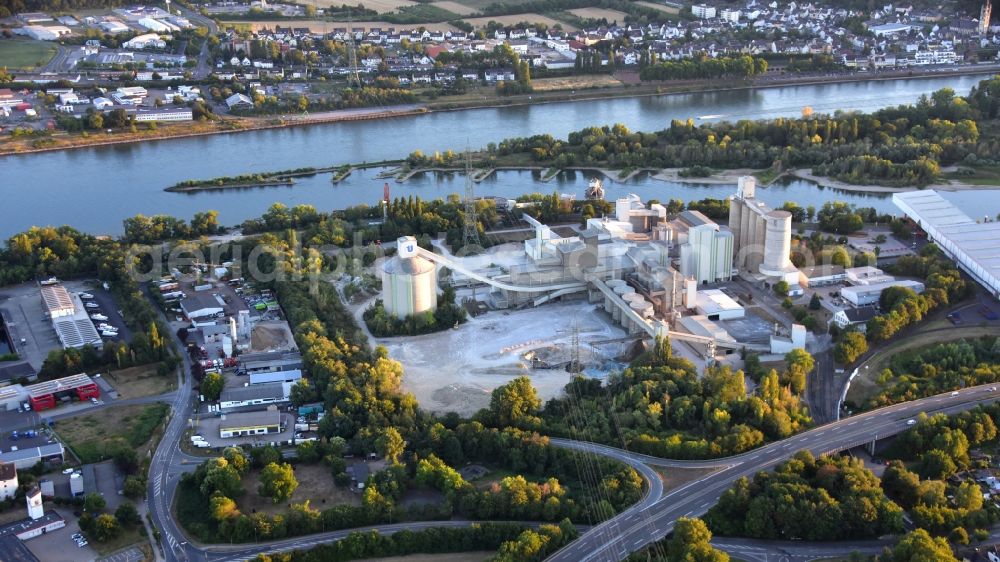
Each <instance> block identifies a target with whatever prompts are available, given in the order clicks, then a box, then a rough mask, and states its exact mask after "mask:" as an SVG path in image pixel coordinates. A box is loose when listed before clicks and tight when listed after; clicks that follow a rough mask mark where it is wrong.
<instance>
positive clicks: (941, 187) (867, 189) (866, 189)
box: [788, 169, 997, 193]
mask: <svg viewBox="0 0 1000 562" xmlns="http://www.w3.org/2000/svg"><path fill="white" fill-rule="evenodd" d="M788 175H790V176H794V177H797V178H799V179H803V180H806V181H810V182H813V183H815V184H816V185H818V186H820V187H829V188H831V189H839V190H842V191H853V192H856V193H901V192H904V191H913V190H914V189H934V190H937V191H977V190H981V191H990V190H995V189H996V188H997V186H993V185H975V184H968V183H962V182H959V181H950V180H945V183H941V182H939V183H932V184H930V185H927V186H924V187H916V186H907V187H889V186H885V185H855V184H851V183H845V182H842V181H839V180H836V179H833V178H828V177H825V176H817V175H814V174H813V173H812V172H810V171H809V170H807V169H799V170H792V171H790V172H788Z"/></svg>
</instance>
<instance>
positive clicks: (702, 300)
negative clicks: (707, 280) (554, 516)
mask: <svg viewBox="0 0 1000 562" xmlns="http://www.w3.org/2000/svg"><path fill="white" fill-rule="evenodd" d="M695 310H697V311H698V314H701V315H704V316H705V317H706V318H708V319H709V320H732V319H734V318H743V317H744V316H746V311H745V310H744V309H743V307H742V306H740V304H739V303H738V302H736V301H735V300H733V298H732V297H730V296H729V295H727V294H726V293H723V292H722V291H720V290H718V289H708V290H706V291H698V296H697V297H696V300H695Z"/></svg>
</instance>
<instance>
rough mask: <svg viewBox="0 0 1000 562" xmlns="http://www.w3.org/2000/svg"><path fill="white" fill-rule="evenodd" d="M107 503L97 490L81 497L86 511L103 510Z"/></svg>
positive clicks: (97, 511) (95, 511)
mask: <svg viewBox="0 0 1000 562" xmlns="http://www.w3.org/2000/svg"><path fill="white" fill-rule="evenodd" d="M107 505H108V503H107V502H106V501H104V498H103V497H101V494H98V493H97V492H91V493H89V494H87V495H86V496H85V497H84V498H83V510H84V511H86V512H87V513H92V514H93V513H99V512H101V511H104V508H105V507H107Z"/></svg>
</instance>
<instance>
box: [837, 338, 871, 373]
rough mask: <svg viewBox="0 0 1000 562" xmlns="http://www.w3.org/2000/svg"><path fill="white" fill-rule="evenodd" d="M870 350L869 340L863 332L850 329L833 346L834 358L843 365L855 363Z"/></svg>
mask: <svg viewBox="0 0 1000 562" xmlns="http://www.w3.org/2000/svg"><path fill="white" fill-rule="evenodd" d="M867 351H868V340H867V339H865V335H864V334H862V333H861V332H854V331H850V332H847V333H845V334H844V335H843V336H841V338H840V341H839V342H837V345H836V346H834V348H833V358H834V360H836V361H837V362H838V363H840V364H842V365H848V364H850V363H853V362H854V361H856V360H857V359H858V357H861V356H862V355H864V354H865V352H867Z"/></svg>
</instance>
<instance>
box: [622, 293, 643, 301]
mask: <svg viewBox="0 0 1000 562" xmlns="http://www.w3.org/2000/svg"><path fill="white" fill-rule="evenodd" d="M622 300H624V301H625V302H632V301H644V300H646V298H645V297H643V296H642V295H640V294H639V293H625V294H624V295H622Z"/></svg>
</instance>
